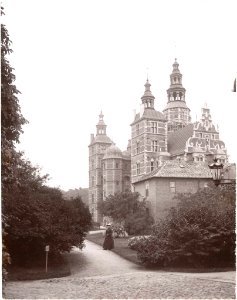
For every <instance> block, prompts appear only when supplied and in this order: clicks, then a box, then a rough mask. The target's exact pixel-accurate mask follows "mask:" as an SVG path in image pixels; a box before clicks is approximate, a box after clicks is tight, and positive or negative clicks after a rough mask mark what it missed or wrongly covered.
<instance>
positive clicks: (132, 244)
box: [128, 235, 150, 250]
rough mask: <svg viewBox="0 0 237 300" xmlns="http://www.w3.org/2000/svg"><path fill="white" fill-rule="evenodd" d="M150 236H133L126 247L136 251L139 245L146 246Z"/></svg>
mask: <svg viewBox="0 0 237 300" xmlns="http://www.w3.org/2000/svg"><path fill="white" fill-rule="evenodd" d="M149 238H150V235H141V236H133V237H131V238H129V240H128V247H129V248H130V249H132V250H137V249H138V247H141V244H146V243H147V241H148V239H149Z"/></svg>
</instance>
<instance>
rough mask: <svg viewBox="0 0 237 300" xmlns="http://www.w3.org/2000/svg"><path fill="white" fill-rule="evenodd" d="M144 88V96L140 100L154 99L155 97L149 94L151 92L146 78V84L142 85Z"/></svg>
mask: <svg viewBox="0 0 237 300" xmlns="http://www.w3.org/2000/svg"><path fill="white" fill-rule="evenodd" d="M144 86H145V92H144V95H143V96H142V97H141V99H144V98H152V99H155V97H154V96H153V95H152V93H151V90H150V87H151V84H150V82H149V80H148V78H147V80H146V83H145V84H144Z"/></svg>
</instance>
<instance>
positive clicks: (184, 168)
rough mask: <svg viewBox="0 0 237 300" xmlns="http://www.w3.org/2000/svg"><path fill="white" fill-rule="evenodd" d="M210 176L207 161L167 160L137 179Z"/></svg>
mask: <svg viewBox="0 0 237 300" xmlns="http://www.w3.org/2000/svg"><path fill="white" fill-rule="evenodd" d="M167 177H168V178H208V179H211V178H212V174H211V171H210V169H209V167H208V163H207V162H200V161H199V162H194V161H188V162H186V161H182V160H181V161H179V160H178V159H175V160H167V161H165V162H164V163H163V164H162V165H161V166H160V167H159V168H158V169H157V170H155V171H153V172H152V173H150V174H146V175H144V176H143V177H142V178H140V179H139V180H137V181H135V182H138V181H143V180H147V179H150V178H167Z"/></svg>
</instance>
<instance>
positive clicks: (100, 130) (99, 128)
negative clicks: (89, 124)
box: [96, 111, 107, 135]
mask: <svg viewBox="0 0 237 300" xmlns="http://www.w3.org/2000/svg"><path fill="white" fill-rule="evenodd" d="M103 118H104V115H103V113H102V111H101V112H100V114H99V122H98V123H97V125H96V128H97V133H96V135H99V134H102V135H106V127H107V126H106V125H105V122H104V119H103Z"/></svg>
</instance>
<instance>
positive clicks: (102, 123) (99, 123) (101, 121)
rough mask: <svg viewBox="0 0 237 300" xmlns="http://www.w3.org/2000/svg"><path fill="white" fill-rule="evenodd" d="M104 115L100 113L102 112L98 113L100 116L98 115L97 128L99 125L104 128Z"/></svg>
mask: <svg viewBox="0 0 237 300" xmlns="http://www.w3.org/2000/svg"><path fill="white" fill-rule="evenodd" d="M103 118H104V115H103V113H102V111H101V112H100V114H99V121H98V123H97V126H98V125H99V126H100V125H104V126H106V125H105V122H104V119H103Z"/></svg>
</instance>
